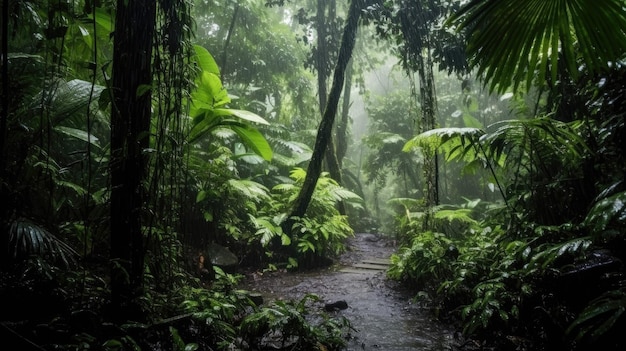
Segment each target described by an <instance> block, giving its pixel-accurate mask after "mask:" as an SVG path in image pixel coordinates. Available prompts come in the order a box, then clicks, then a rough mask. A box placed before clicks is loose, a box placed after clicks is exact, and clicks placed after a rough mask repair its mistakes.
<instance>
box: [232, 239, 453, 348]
mask: <svg viewBox="0 0 626 351" xmlns="http://www.w3.org/2000/svg"><path fill="white" fill-rule="evenodd" d="M395 250H396V247H395V246H394V243H393V242H392V241H390V240H388V239H386V238H385V237H381V236H376V235H373V234H356V235H355V236H354V237H353V238H351V239H350V240H349V242H348V250H347V251H346V252H345V253H344V254H342V255H341V256H340V257H339V258H338V259H337V260H336V262H335V264H333V265H332V266H330V267H326V268H322V269H317V270H312V271H306V272H286V271H273V272H265V273H260V272H252V273H249V274H246V276H245V279H244V280H243V281H242V282H241V285H242V287H243V288H244V289H247V290H249V291H253V292H257V293H260V294H261V295H262V296H263V297H264V300H265V303H269V302H270V301H272V300H277V299H282V300H294V301H299V300H301V299H302V298H304V297H305V296H306V295H307V294H315V295H317V296H318V297H319V298H320V301H319V303H320V306H319V307H320V308H325V307H326V304H332V303H335V302H342V301H345V302H346V303H347V307H346V306H345V305H344V306H341V308H340V309H336V310H333V311H332V312H330V313H334V314H337V315H342V316H345V317H346V318H347V319H348V320H349V321H350V323H351V325H352V327H353V328H354V330H355V331H354V332H353V333H352V335H351V336H350V340H349V345H348V348H347V350H348V351H352V350H354V351H356V350H386V351H404V350H424V351H443V350H452V349H456V347H455V346H456V345H458V340H455V338H454V337H453V335H454V330H453V329H452V328H448V327H447V326H445V325H442V324H441V323H439V322H438V321H437V320H435V319H434V318H433V317H432V315H431V314H430V313H429V312H428V311H427V310H425V309H423V308H422V307H421V306H420V305H419V304H418V303H417V302H415V300H414V299H413V297H414V294H412V293H410V292H409V291H407V290H406V289H404V288H403V287H402V286H401V285H400V284H399V283H397V282H395V281H393V280H390V279H388V278H387V275H386V268H387V266H388V262H389V257H390V256H391V254H392V253H393V252H395Z"/></svg>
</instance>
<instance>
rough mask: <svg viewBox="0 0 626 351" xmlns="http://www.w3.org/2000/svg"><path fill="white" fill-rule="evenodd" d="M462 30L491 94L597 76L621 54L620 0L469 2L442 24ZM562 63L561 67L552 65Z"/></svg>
mask: <svg viewBox="0 0 626 351" xmlns="http://www.w3.org/2000/svg"><path fill="white" fill-rule="evenodd" d="M448 24H454V25H457V26H458V29H459V30H462V29H466V30H468V34H469V35H468V37H469V41H470V42H469V46H468V51H469V56H470V59H471V60H472V64H473V65H474V66H478V67H479V73H480V74H484V78H485V82H486V84H489V89H490V90H491V91H494V90H496V89H497V90H498V91H499V92H504V90H506V89H507V88H508V87H510V86H511V85H513V87H514V89H517V88H518V87H519V85H520V84H521V83H523V82H526V84H527V87H530V85H531V84H530V83H532V81H533V79H535V78H536V79H537V80H538V83H539V84H542V83H543V82H545V79H546V72H550V75H551V78H552V81H556V78H557V77H556V75H557V72H558V71H563V72H566V73H567V74H568V75H570V76H571V77H574V78H575V77H577V75H578V67H579V64H580V63H581V62H579V59H580V60H581V61H582V63H583V64H584V65H585V66H586V69H587V70H589V71H590V72H598V71H601V70H603V69H605V68H606V67H608V66H609V65H610V63H611V62H614V61H617V60H620V59H622V58H623V57H624V54H625V53H626V11H625V10H624V2H623V1H622V0H525V1H519V0H472V1H470V2H469V3H468V4H467V5H465V6H464V7H463V8H462V9H461V11H459V12H458V13H456V14H455V15H454V16H452V17H451V18H450V19H449V20H448ZM558 65H563V67H558Z"/></svg>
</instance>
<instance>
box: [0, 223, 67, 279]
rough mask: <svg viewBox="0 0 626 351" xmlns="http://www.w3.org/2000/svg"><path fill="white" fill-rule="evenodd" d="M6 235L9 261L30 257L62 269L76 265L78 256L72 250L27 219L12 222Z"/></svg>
mask: <svg viewBox="0 0 626 351" xmlns="http://www.w3.org/2000/svg"><path fill="white" fill-rule="evenodd" d="M8 235H9V242H8V247H7V252H6V254H7V255H8V259H9V261H13V262H19V261H22V260H26V259H27V258H29V257H31V256H39V257H42V258H44V259H48V260H50V261H51V263H55V264H57V265H60V266H63V267H70V266H72V265H74V264H76V261H77V258H78V254H77V253H76V251H74V249H72V248H71V247H70V246H69V245H68V244H66V243H65V242H63V241H61V240H60V239H58V238H57V237H56V236H54V235H53V234H52V233H50V232H49V231H48V230H47V229H45V228H44V227H42V226H40V225H39V224H37V223H35V222H33V221H31V220H29V219H26V218H18V219H16V220H14V221H12V222H11V224H10V225H9V228H8Z"/></svg>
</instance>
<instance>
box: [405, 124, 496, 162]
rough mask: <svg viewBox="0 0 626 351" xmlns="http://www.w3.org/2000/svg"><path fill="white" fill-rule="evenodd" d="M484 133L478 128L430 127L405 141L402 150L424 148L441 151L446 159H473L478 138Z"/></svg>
mask: <svg viewBox="0 0 626 351" xmlns="http://www.w3.org/2000/svg"><path fill="white" fill-rule="evenodd" d="M484 133H485V132H484V131H483V130H482V129H478V128H437V129H431V130H429V131H426V132H424V133H421V134H419V135H417V136H415V137H414V138H412V139H411V140H409V141H407V142H406V144H404V148H403V149H402V151H405V152H407V151H410V150H413V149H416V148H421V149H425V150H426V151H427V152H430V153H434V152H435V151H443V152H444V153H446V155H447V156H446V158H447V159H448V160H453V159H460V160H465V161H473V160H475V159H476V157H477V154H476V147H477V145H478V144H477V143H478V140H479V138H480V136H481V135H483V134H484Z"/></svg>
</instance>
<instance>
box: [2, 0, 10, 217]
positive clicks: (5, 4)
mask: <svg viewBox="0 0 626 351" xmlns="http://www.w3.org/2000/svg"><path fill="white" fill-rule="evenodd" d="M0 54H1V55H2V73H1V74H2V107H1V108H2V113H1V114H0V180H2V182H1V184H0V195H2V196H1V197H2V198H3V199H6V194H5V188H4V185H3V184H4V183H5V182H4V180H5V172H4V171H5V169H4V167H5V157H6V155H5V152H4V149H5V144H6V136H7V123H8V120H9V1H8V0H4V1H2V43H1V51H0ZM8 207H9V204H8V201H6V200H3V201H2V204H0V225H3V224H4V223H1V221H2V220H4V219H6V218H5V217H6V214H7V211H8Z"/></svg>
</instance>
